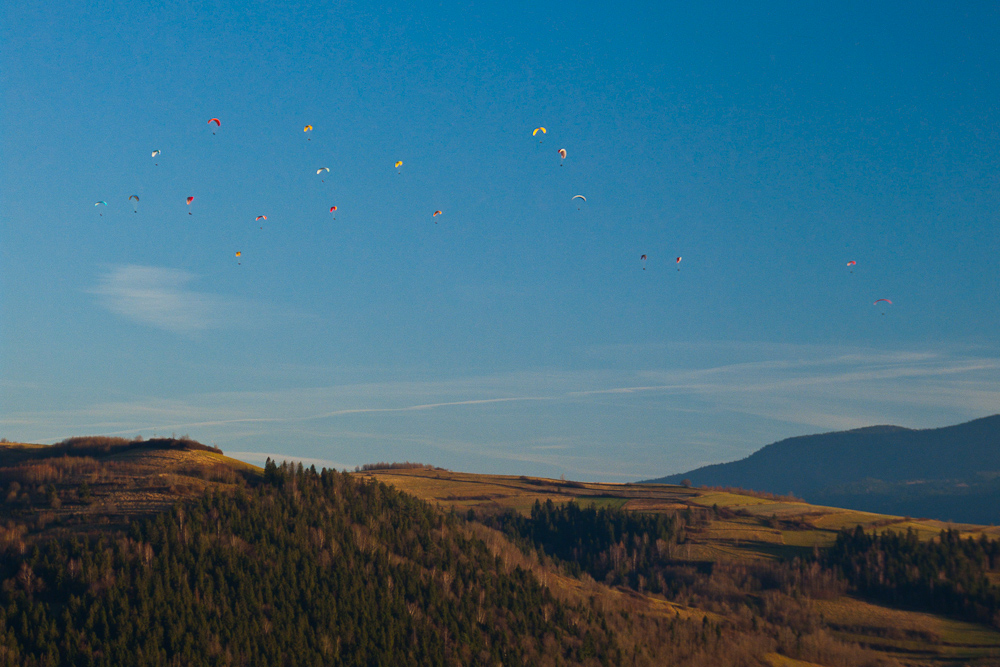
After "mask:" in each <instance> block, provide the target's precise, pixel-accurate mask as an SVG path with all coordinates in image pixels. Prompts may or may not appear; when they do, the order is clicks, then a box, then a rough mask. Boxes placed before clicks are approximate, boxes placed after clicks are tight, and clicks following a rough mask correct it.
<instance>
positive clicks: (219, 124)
mask: <svg viewBox="0 0 1000 667" xmlns="http://www.w3.org/2000/svg"><path fill="white" fill-rule="evenodd" d="M212 123H215V126H216V127H222V121H221V120H219V119H218V118H209V119H208V124H209V125H211V124H212ZM212 134H215V130H212Z"/></svg>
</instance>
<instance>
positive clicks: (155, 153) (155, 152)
mask: <svg viewBox="0 0 1000 667" xmlns="http://www.w3.org/2000/svg"><path fill="white" fill-rule="evenodd" d="M159 154H160V151H158V150H157V151H153V155H152V157H156V156H157V155H159Z"/></svg>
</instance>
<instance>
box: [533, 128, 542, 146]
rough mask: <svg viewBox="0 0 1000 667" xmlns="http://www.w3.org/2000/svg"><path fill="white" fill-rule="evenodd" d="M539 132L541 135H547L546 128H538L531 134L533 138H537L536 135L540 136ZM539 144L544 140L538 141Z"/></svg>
mask: <svg viewBox="0 0 1000 667" xmlns="http://www.w3.org/2000/svg"><path fill="white" fill-rule="evenodd" d="M539 132H541V133H542V134H543V135H544V134H545V128H544V127H536V128H535V131H534V132H532V133H531V136H535V135H536V134H538V133H539ZM538 143H542V140H541V139H539V140H538Z"/></svg>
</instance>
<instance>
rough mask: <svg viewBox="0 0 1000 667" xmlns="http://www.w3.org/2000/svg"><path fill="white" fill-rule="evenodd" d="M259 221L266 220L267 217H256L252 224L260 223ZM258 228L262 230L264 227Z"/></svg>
mask: <svg viewBox="0 0 1000 667" xmlns="http://www.w3.org/2000/svg"><path fill="white" fill-rule="evenodd" d="M261 220H267V216H266V215H258V216H257V217H256V218H254V222H260V221H261ZM260 228H261V229H264V225H261V226H260Z"/></svg>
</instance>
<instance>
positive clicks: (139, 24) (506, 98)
mask: <svg viewBox="0 0 1000 667" xmlns="http://www.w3.org/2000/svg"><path fill="white" fill-rule="evenodd" d="M423 4H425V3H423ZM998 34H1000V10H998V9H997V7H996V6H995V5H992V4H989V3H947V4H942V3H898V4H889V3H832V4H831V3H802V2H789V3H773V4H769V5H767V6H765V7H758V6H757V5H756V4H754V6H753V7H751V6H748V5H747V3H696V6H690V3H677V4H675V5H667V4H665V3H659V2H657V3H646V4H634V5H630V6H629V7H628V8H627V10H626V11H620V10H612V9H611V8H610V7H609V5H608V4H607V3H591V4H580V5H574V6H573V7H572V9H570V8H568V6H567V5H566V4H565V3H552V2H532V3H510V2H488V3H444V4H441V5H438V6H437V7H425V6H422V3H416V4H415V5H414V6H407V7H393V8H386V7H381V6H378V5H377V4H374V3H372V4H367V3H332V2H325V3H321V2H311V3H273V4H272V3H221V2H220V3H207V2H206V3H173V2H168V3H126V2H120V3H107V2H95V3H71V2H53V3H46V4H45V5H44V6H43V5H32V4H31V3H7V4H6V5H5V7H4V10H3V20H2V21H0V41H2V43H3V46H2V47H0V48H2V53H3V59H2V67H0V84H2V89H3V98H2V102H3V103H2V105H0V106H2V111H0V113H2V123H3V127H2V130H3V131H2V137H3V138H2V141H3V144H2V180H0V188H2V201H0V205H2V206H0V210H2V214H0V221H2V222H0V262H2V266H0V269H2V273H0V276H2V277H0V281H2V283H0V309H2V310H0V436H3V437H7V438H8V439H11V440H27V441H35V442H53V441H56V440H59V439H62V438H64V437H68V436H72V435H81V434H87V433H115V434H121V435H127V436H132V435H137V434H141V435H143V436H146V437H148V436H151V435H154V434H159V435H163V434H170V433H177V434H178V435H181V434H188V435H190V436H192V437H194V438H197V439H200V440H202V441H205V442H212V443H215V444H218V445H219V446H221V447H222V448H223V449H224V450H226V451H227V452H240V454H239V455H240V456H243V457H245V458H247V459H248V460H255V461H259V460H260V457H261V456H263V455H264V454H272V455H274V454H277V455H279V456H281V457H284V456H288V457H295V458H301V459H307V460H316V461H319V462H327V464H332V465H338V466H353V465H356V464H360V463H363V462H366V461H373V460H403V459H409V460H420V461H426V462H431V463H435V464H438V465H442V466H446V467H451V468H456V469H464V470H471V471H481V472H512V473H518V474H521V473H525V474H545V475H558V474H566V475H567V476H568V477H575V478H581V479H605V480H608V481H628V480H633V479H640V478H645V477H650V476H655V475H660V474H667V473H671V472H677V471H680V470H684V469H687V468H689V467H692V466H694V465H698V464H701V463H705V462H710V461H721V460H728V459H731V458H734V457H740V456H744V455H746V454H747V453H749V452H750V451H753V450H754V449H756V448H758V447H760V446H762V445H765V444H767V443H768V442H771V441H773V440H775V439H778V438H781V437H785V436H790V435H797V434H802V433H810V432H816V431H823V430H832V429H839V428H849V427H853V426H862V425H866V424H871V423H887V422H891V423H899V424H902V425H906V426H913V427H925V426H937V425H945V424H948V423H954V422H959V421H963V420H965V419H970V418H975V417H979V416H984V415H986V414H991V413H996V412H1000V224H998V221H1000V170H998V166H997V165H1000V49H998V48H997V37H996V36H997V35H998ZM212 117H218V118H219V119H221V121H222V126H221V127H220V128H218V129H217V130H215V134H213V129H214V126H212V127H209V125H208V124H207V120H208V119H209V118H212ZM307 124H309V125H312V126H313V127H314V130H313V131H312V132H310V133H304V132H303V127H304V126H305V125H307ZM538 126H545V127H546V128H547V130H548V132H547V134H545V135H544V140H543V141H542V142H539V141H538V138H533V137H532V136H531V132H532V130H533V129H534V128H535V127H538ZM560 148H565V149H566V151H567V153H568V155H567V158H566V160H565V162H564V164H562V165H560V162H561V160H560V158H559V156H558V154H557V150H558V149H560ZM154 149H158V150H160V151H161V154H160V155H159V156H157V157H156V158H152V157H151V156H150V153H151V152H152V151H153V150H154ZM397 160H402V161H403V166H402V168H401V170H400V172H401V173H397V170H396V169H395V168H394V167H393V164H394V163H395V162H396V161H397ZM320 167H329V169H330V172H329V173H328V174H327V173H325V172H324V174H323V175H322V176H317V175H316V170H317V169H318V168H320ZM132 194H136V195H138V196H139V198H140V201H139V204H138V206H137V207H136V208H137V212H134V211H133V205H132V203H130V202H129V201H128V198H129V196H130V195H132ZM575 194H583V195H585V196H586V197H587V202H586V203H581V204H580V205H579V207H578V205H577V204H578V203H579V200H576V201H573V200H571V197H573V195H575ZM188 196H194V197H195V199H194V202H193V203H192V204H191V205H190V206H187V205H186V204H185V198H186V197H188ZM101 200H103V201H107V204H108V205H107V206H106V207H104V206H100V207H95V206H94V202H96V201H101ZM333 205H336V206H337V207H338V210H337V213H336V219H333V216H331V215H330V213H329V208H330V206H333ZM438 209H440V210H442V211H443V215H441V216H438V217H436V218H432V217H431V214H432V213H433V212H434V211H435V210H438ZM189 212H190V213H191V215H188V213H189ZM258 215H266V216H267V220H266V221H261V222H260V223H258V222H255V221H254V218H255V217H256V216H258ZM261 223H263V224H261ZM261 226H263V229H261ZM236 251H240V252H241V253H242V256H241V257H240V259H239V262H240V263H239V264H238V263H237V259H236V257H235V252H236ZM642 254H647V255H648V257H649V259H648V261H647V262H646V269H645V270H643V268H642V263H641V262H640V260H639V257H640V255H642ZM677 256H682V257H683V258H684V259H683V261H682V262H681V264H680V271H677V270H676V268H675V261H674V260H675V258H676V257H677ZM850 260H855V261H856V262H857V266H855V267H854V270H853V273H852V272H851V270H850V269H848V268H847V266H846V263H847V262H848V261H850ZM879 298H888V299H891V300H892V301H893V305H892V306H887V307H880V306H873V302H874V301H875V300H876V299H879Z"/></svg>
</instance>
